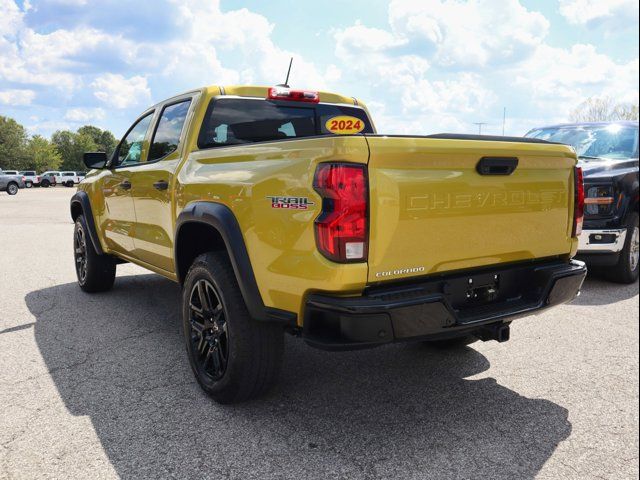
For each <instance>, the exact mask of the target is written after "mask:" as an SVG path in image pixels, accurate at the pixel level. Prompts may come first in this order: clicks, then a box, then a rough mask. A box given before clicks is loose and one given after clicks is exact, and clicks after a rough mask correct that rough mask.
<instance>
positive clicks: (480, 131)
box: [473, 122, 488, 135]
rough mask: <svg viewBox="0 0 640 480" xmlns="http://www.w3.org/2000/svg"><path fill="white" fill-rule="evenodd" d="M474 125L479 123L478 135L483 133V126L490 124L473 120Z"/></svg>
mask: <svg viewBox="0 0 640 480" xmlns="http://www.w3.org/2000/svg"><path fill="white" fill-rule="evenodd" d="M473 124H474V125H478V135H482V126H483V125H488V123H487V122H473Z"/></svg>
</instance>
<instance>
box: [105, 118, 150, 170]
mask: <svg viewBox="0 0 640 480" xmlns="http://www.w3.org/2000/svg"><path fill="white" fill-rule="evenodd" d="M152 118H153V112H151V113H149V114H147V115H145V116H144V117H142V118H141V119H140V120H138V122H137V123H136V124H134V125H133V127H132V128H131V130H129V133H127V136H126V137H124V138H123V139H122V142H120V146H119V147H118V158H117V164H116V165H114V166H116V167H118V166H123V165H135V164H137V163H140V161H141V157H142V147H143V144H144V138H145V136H146V135H147V130H148V129H149V125H150V124H151V119H152Z"/></svg>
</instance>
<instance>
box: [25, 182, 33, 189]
mask: <svg viewBox="0 0 640 480" xmlns="http://www.w3.org/2000/svg"><path fill="white" fill-rule="evenodd" d="M24 186H25V187H26V188H31V187H33V182H25V183H24Z"/></svg>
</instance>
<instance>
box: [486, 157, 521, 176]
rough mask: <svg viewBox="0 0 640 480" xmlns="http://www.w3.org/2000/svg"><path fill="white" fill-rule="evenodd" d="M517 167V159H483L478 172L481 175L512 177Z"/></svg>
mask: <svg viewBox="0 0 640 480" xmlns="http://www.w3.org/2000/svg"><path fill="white" fill-rule="evenodd" d="M517 167H518V159H517V158H516V157H482V158H481V159H480V161H479V162H478V164H477V165H476V170H477V171H478V173H479V174H480V175H511V174H512V173H513V172H514V171H515V169H516V168H517Z"/></svg>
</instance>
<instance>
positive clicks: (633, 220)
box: [609, 213, 640, 283]
mask: <svg viewBox="0 0 640 480" xmlns="http://www.w3.org/2000/svg"><path fill="white" fill-rule="evenodd" d="M639 264H640V230H639V229H638V214H637V213H632V214H631V215H630V216H629V221H628V223H627V238H626V239H625V242H624V248H623V249H622V251H621V252H620V259H619V260H618V264H617V265H616V266H615V267H613V269H612V270H611V272H610V275H609V278H610V279H611V280H612V281H614V282H618V283H633V282H635V281H636V280H638V273H639V271H640V268H638V265H639Z"/></svg>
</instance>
